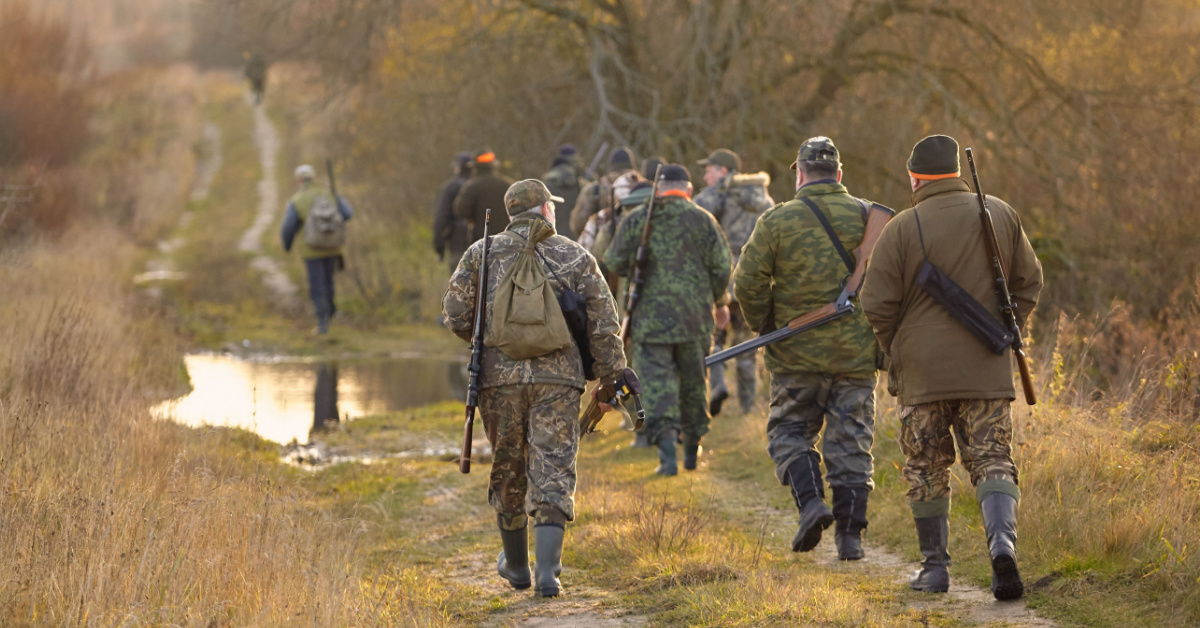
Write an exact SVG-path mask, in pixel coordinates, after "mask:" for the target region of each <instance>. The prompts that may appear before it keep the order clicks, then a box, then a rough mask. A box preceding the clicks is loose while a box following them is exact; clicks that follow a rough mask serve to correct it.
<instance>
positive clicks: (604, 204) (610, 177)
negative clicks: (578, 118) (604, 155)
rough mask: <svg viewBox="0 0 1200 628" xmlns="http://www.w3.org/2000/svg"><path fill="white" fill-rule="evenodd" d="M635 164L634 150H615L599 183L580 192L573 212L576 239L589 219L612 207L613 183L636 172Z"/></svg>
mask: <svg viewBox="0 0 1200 628" xmlns="http://www.w3.org/2000/svg"><path fill="white" fill-rule="evenodd" d="M634 163H636V160H635V158H634V156H633V150H632V149H630V148H626V147H622V148H617V149H615V150H613V152H612V153H611V154H610V155H609V156H608V172H607V173H606V174H605V175H604V176H602V177H600V180H599V181H594V182H592V183H589V184H587V185H585V186H583V189H582V190H580V191H579V198H578V199H577V200H576V201H575V208H574V209H572V210H571V231H572V232H573V233H574V234H575V236H576V237H578V236H579V234H581V233H583V229H584V227H586V226H587V221H588V218H591V217H592V215H594V214H597V213H599V212H600V210H602V209H609V208H611V207H612V205H613V182H614V181H616V180H617V178H618V177H620V176H621V175H623V174H625V173H626V172H636V170H634V167H633V165H634Z"/></svg>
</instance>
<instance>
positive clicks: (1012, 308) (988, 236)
mask: <svg viewBox="0 0 1200 628" xmlns="http://www.w3.org/2000/svg"><path fill="white" fill-rule="evenodd" d="M967 164H968V165H969V166H970V167H971V179H972V180H973V181H974V182H975V198H976V199H978V200H979V220H980V221H981V222H982V223H983V243H984V244H985V245H987V253H988V257H989V258H991V262H992V277H993V278H994V279H995V282H996V283H995V289H996V297H997V298H998V299H999V300H1000V314H1001V317H1002V318H1003V319H1004V326H1005V327H1007V328H1008V332H1009V333H1010V334H1012V338H1013V340H1012V351H1013V355H1014V356H1016V358H1017V369H1018V370H1020V371H1021V388H1023V389H1024V391H1025V403H1027V404H1029V405H1031V406H1032V405H1035V404H1037V394H1036V393H1035V392H1034V390H1033V375H1032V374H1030V372H1029V362H1028V361H1027V360H1026V356H1025V342H1024V340H1022V339H1021V327H1020V326H1019V325H1017V305H1016V304H1015V303H1013V301H1012V293H1011V292H1009V291H1008V277H1007V276H1006V275H1005V274H1004V266H1003V264H1002V263H1001V261H1000V241H999V240H998V239H997V238H996V225H995V224H993V223H992V212H991V211H990V210H988V205H987V197H985V196H984V195H983V190H982V189H980V187H979V173H978V172H977V171H976V170H975V157H974V155H972V154H971V149H969V148H968V149H967Z"/></svg>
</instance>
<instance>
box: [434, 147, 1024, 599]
mask: <svg viewBox="0 0 1200 628" xmlns="http://www.w3.org/2000/svg"><path fill="white" fill-rule="evenodd" d="M605 151H606V147H602V148H601V151H600V152H599V153H597V156H596V159H595V160H593V162H592V164H591V166H590V168H586V167H585V165H584V164H583V162H582V160H581V159H580V155H579V154H578V152H577V151H576V149H575V147H573V146H571V145H564V146H562V147H561V148H560V149H559V151H558V153H557V155H556V156H555V157H554V160H553V163H552V166H551V169H550V171H549V172H547V173H546V174H545V175H544V176H543V177H542V180H537V179H526V180H523V181H518V182H515V183H514V182H513V181H511V180H509V179H507V178H505V177H503V176H502V175H499V174H498V173H497V172H496V162H497V158H496V155H495V153H494V152H492V151H491V150H486V149H485V150H482V151H478V152H476V153H475V154H473V155H472V154H466V153H461V154H459V156H458V158H457V160H456V162H455V164H454V167H455V177H454V178H452V179H451V180H449V181H448V182H447V183H446V184H445V185H444V186H443V187H442V189H441V190H440V192H439V194H438V200H437V207H436V215H435V219H434V234H433V235H434V245H435V248H436V250H437V252H438V254H439V256H444V255H445V253H447V252H448V253H449V257H450V261H451V263H452V264H455V265H454V267H453V270H452V276H451V279H450V284H449V288H448V289H447V291H446V294H445V297H444V298H443V315H444V319H445V325H446V326H447V327H448V328H449V329H450V330H451V331H453V332H454V333H455V334H456V335H458V336H459V337H460V338H462V339H464V340H466V341H468V342H471V341H473V340H474V341H477V343H478V344H477V346H478V350H477V353H479V355H478V356H477V357H478V359H477V360H475V359H473V362H472V364H475V365H477V366H473V367H472V368H473V369H474V370H475V371H476V372H474V373H473V377H474V378H475V379H473V386H474V383H475V382H477V384H478V385H477V394H478V408H479V410H480V413H481V414H482V419H483V425H484V428H485V432H486V434H487V440H488V442H489V443H490V444H491V447H492V451H493V462H492V467H491V476H490V480H489V485H488V500H489V502H490V503H491V504H492V506H493V507H494V508H495V509H496V512H497V522H498V527H499V529H500V537H501V541H502V544H503V551H502V552H501V553H500V558H499V562H498V565H497V569H498V571H499V574H500V575H501V576H502V577H504V578H505V579H506V580H508V582H509V583H510V584H511V585H512V586H513V587H514V588H517V589H525V588H529V587H531V586H532V587H534V588H535V590H536V592H537V594H538V595H542V596H553V595H558V594H559V592H560V588H561V584H560V581H559V575H560V573H561V570H562V564H561V556H562V544H563V538H564V531H565V528H566V525H567V523H568V522H571V521H573V520H574V518H575V500H574V494H575V486H576V467H575V464H576V455H577V453H578V448H579V438H580V435H581V427H580V404H581V398H582V396H583V394H584V391H585V387H586V385H587V382H588V381H589V380H595V381H598V385H597V386H596V387H594V388H593V389H592V393H591V395H592V406H593V407H599V408H600V409H601V411H605V410H611V409H613V407H612V406H610V405H609V403H612V404H613V405H616V401H613V400H612V398H610V397H609V396H606V394H605V393H604V392H600V391H602V390H611V386H609V387H607V388H606V387H605V385H609V384H613V385H616V386H618V387H620V385H621V382H622V381H636V380H637V379H640V387H637V386H634V387H633V388H637V390H636V392H640V393H641V396H640V405H639V407H638V410H639V415H640V414H641V411H642V410H643V409H644V416H645V420H644V424H641V425H640V429H638V430H637V439H636V440H635V446H644V447H653V448H655V449H656V450H657V454H658V467H657V468H656V469H655V473H657V474H660V475H663V476H674V475H676V474H677V473H678V461H677V448H679V446H682V450H683V453H682V464H683V467H684V469H685V470H688V471H694V470H695V469H696V468H697V463H698V459H699V457H700V455H701V453H702V449H701V446H700V444H701V441H702V439H703V437H704V436H705V434H706V433H707V432H708V428H709V421H710V418H711V416H713V415H715V414H717V413H719V412H720V411H721V408H722V405H723V404H724V403H725V401H726V400H727V398H728V397H729V395H730V391H729V389H728V388H727V384H726V377H725V372H724V366H723V361H720V360H723V359H724V356H713V358H711V359H709V362H710V365H709V368H708V370H707V373H706V364H705V362H706V358H708V356H709V355H710V354H712V353H715V352H716V351H719V350H721V349H722V348H725V347H729V346H733V345H739V344H741V343H743V342H746V341H749V340H751V339H754V338H755V337H756V335H763V334H768V333H771V332H773V331H775V330H784V329H785V328H790V329H792V330H794V331H798V332H799V333H794V334H791V335H788V336H787V337H785V338H783V339H781V340H778V341H775V342H771V343H770V344H767V345H766V347H765V350H764V361H765V366H766V370H767V372H769V373H770V386H769V388H770V409H769V413H768V416H767V424H766V433H767V452H768V454H769V455H770V456H771V459H772V460H773V461H774V463H775V473H776V477H777V478H778V480H779V482H780V483H781V484H782V485H784V486H786V487H788V488H789V490H790V492H791V494H792V497H793V498H794V500H795V503H796V507H797V510H798V513H799V524H798V529H797V531H796V534H795V537H794V538H793V540H792V550H793V551H796V552H807V551H810V550H812V549H813V548H815V547H816V546H817V545H818V544H819V542H820V540H821V537H822V534H823V533H824V531H825V530H827V529H828V528H829V527H830V526H833V527H834V542H835V545H836V550H837V555H838V557H839V558H840V559H842V560H858V559H861V558H863V555H864V551H863V545H862V531H863V530H864V529H866V528H867V524H868V518H867V504H868V501H869V497H870V494H871V491H872V490H873V489H874V481H873V480H872V477H873V475H874V465H873V458H872V454H871V450H872V446H873V443H874V433H875V389H876V383H877V381H878V375H877V373H878V371H880V370H881V369H883V370H886V371H887V375H888V377H887V389H888V392H889V393H890V394H892V395H893V396H895V397H897V399H898V401H899V407H900V410H899V411H900V423H901V428H900V435H899V436H900V444H901V448H902V450H903V453H904V454H905V455H906V457H907V462H906V465H905V467H904V470H903V475H904V477H905V479H906V480H907V481H908V483H909V486H910V488H909V491H908V498H909V502H910V505H911V510H912V515H913V519H914V522H915V527H916V531H917V540H918V544H919V546H920V550H921V554H922V556H923V560H922V561H921V569H920V570H919V571H917V572H916V573H915V574H914V575H913V577H912V578H911V580H910V586H911V587H912V588H913V589H916V590H920V591H929V592H944V591H946V590H948V588H949V572H948V567H949V564H950V556H949V554H948V552H947V544H948V541H949V538H948V537H949V519H948V516H949V511H950V467H951V466H952V465H953V463H954V462H955V459H956V454H955V447H956V446H957V451H958V459H959V460H961V462H962V464H963V466H964V467H965V468H966V470H967V471H968V473H969V474H970V478H971V483H972V485H973V486H974V487H975V492H976V498H977V500H978V502H979V506H980V511H981V514H982V517H983V526H984V530H985V532H986V537H987V544H988V548H989V551H990V556H991V563H992V569H993V577H992V591H993V594H994V595H995V597H996V598H997V599H1015V598H1019V597H1021V595H1023V591H1024V589H1023V584H1022V582H1021V578H1020V575H1019V573H1018V570H1017V563H1016V550H1015V542H1016V536H1017V534H1016V524H1017V505H1018V502H1019V500H1020V491H1019V489H1018V473H1017V468H1016V465H1015V464H1014V462H1013V458H1012V453H1011V437H1012V414H1011V407H1010V406H1011V403H1012V402H1013V401H1014V400H1015V399H1016V390H1015V388H1014V386H1013V376H1012V372H1013V356H1014V355H1016V356H1017V359H1018V363H1019V365H1020V366H1022V368H1023V369H1024V362H1023V354H1021V352H1020V346H1021V345H1020V336H1021V332H1020V326H1021V325H1023V324H1024V323H1025V321H1026V320H1027V318H1028V316H1029V314H1030V312H1031V311H1032V310H1033V308H1034V306H1035V305H1036V304H1037V298H1038V294H1039V292H1040V290H1041V287H1042V272H1041V265H1040V263H1039V262H1038V260H1037V257H1036V256H1035V254H1034V251H1033V249H1032V247H1031V246H1030V244H1029V240H1028V238H1027V237H1026V235H1025V232H1024V230H1023V229H1022V227H1021V221H1020V218H1019V217H1018V215H1017V213H1016V212H1015V211H1014V210H1013V209H1012V208H1011V207H1009V206H1008V205H1007V204H1006V203H1004V202H1003V201H1001V200H1000V199H998V198H995V197H991V196H985V195H983V194H982V193H978V179H976V187H975V189H974V190H973V189H972V187H971V185H969V184H968V182H967V181H966V180H965V179H964V178H963V176H962V171H961V167H960V159H959V146H958V143H957V142H956V141H955V140H954V139H953V138H950V137H947V136H944V135H934V136H930V137H926V138H925V139H922V140H921V141H920V142H917V143H916V145H915V146H914V147H913V150H912V153H911V156H910V158H909V160H908V163H907V170H908V174H909V180H910V183H911V187H912V198H911V208H910V209H908V210H905V211H902V212H899V213H896V212H893V211H892V210H889V209H887V208H886V207H883V206H882V205H879V204H878V203H872V202H871V201H867V200H864V199H861V198H856V197H854V196H852V195H851V194H850V191H849V190H848V189H847V187H846V186H845V185H844V184H843V181H842V164H841V158H840V154H839V152H838V149H837V147H836V146H835V145H834V142H833V141H832V140H830V139H829V138H827V137H814V138H811V139H809V140H807V141H805V142H804V143H803V144H802V145H801V146H800V147H799V150H798V151H797V154H796V159H795V161H794V162H793V163H792V165H791V169H792V170H793V171H794V173H795V197H794V198H793V199H792V200H789V201H787V202H784V203H775V201H774V200H773V199H772V198H771V196H770V194H769V193H768V192H767V188H768V186H769V184H770V178H769V177H768V176H767V175H766V174H765V173H756V174H755V173H744V172H742V162H741V159H740V157H739V156H738V155H737V154H736V153H734V152H733V151H730V150H727V149H718V150H715V151H713V152H712V153H711V154H710V155H709V156H708V157H707V158H705V159H703V160H701V161H699V162H698V165H699V166H702V167H703V168H704V181H705V184H706V185H705V187H704V188H703V189H702V190H701V191H700V192H699V193H698V194H693V192H694V188H693V184H692V181H691V173H690V171H689V168H687V167H685V166H683V165H679V164H672V163H665V160H664V159H661V158H651V159H647V160H645V161H644V162H642V163H640V164H639V162H638V160H637V158H636V157H635V155H634V153H633V151H632V150H630V149H628V148H617V149H615V150H613V151H611V152H610V153H608V154H607V157H608V159H607V171H606V172H605V173H604V174H602V175H600V176H595V174H596V173H595V172H594V171H595V170H596V168H597V167H598V165H599V162H600V161H601V159H602V158H603V157H604V155H605ZM967 155H968V157H971V155H970V149H967ZM971 166H972V172H973V171H974V170H973V168H974V164H973V162H972V163H971ZM488 210H491V211H490V212H489V211H488ZM893 215H894V218H892V216H893ZM880 216H882V218H880ZM485 229H486V232H487V237H486V239H485V238H484V235H485ZM447 249H448V250H447ZM485 260H486V262H485ZM455 262H456V263H455ZM480 292H482V294H480ZM620 294H626V295H627V296H626V297H625V298H624V299H623V300H619V299H618V298H617V296H616V295H620ZM481 296H482V298H483V302H482V303H480V302H479V301H478V299H480V297H481ZM835 303H841V304H842V305H841V306H840V307H836V308H835V307H834V306H833V305H831V304H835ZM480 306H482V307H480ZM964 311H967V312H974V313H975V314H976V316H975V322H976V323H977V327H975V328H972V327H971V326H969V325H968V323H967V322H964V321H966V320H967V319H970V318H971V317H970V316H969V315H965V314H963V312H964ZM821 312H834V314H833V315H831V316H826V317H824V318H820V317H818V318H816V319H814V318H813V317H814V316H816V314H820V313H821ZM979 312H983V313H984V314H983V315H982V317H980V316H979V315H978V313H979ZM988 313H990V316H988V315H987V314H988ZM980 318H982V319H983V324H982V331H981V328H979V327H978V322H979V319H980ZM813 320H816V323H811V321H813ZM563 321H566V323H567V325H566V326H564V325H563ZM804 321H809V322H810V323H808V324H805V323H804ZM477 323H478V325H477ZM477 327H478V330H477ZM567 327H571V333H570V334H568V333H567V331H566V330H567ZM989 333H991V334H992V335H991V336H989V335H988V334H989ZM501 338H508V339H509V340H505V341H501V340H499V339H501ZM513 338H518V339H520V338H528V339H530V340H528V341H526V340H517V341H514V340H512V339H513ZM555 338H561V339H560V340H555ZM769 340H772V338H764V339H763V340H762V342H767V341H769ZM535 345H536V346H535ZM538 347H540V348H538ZM745 348H748V347H743V349H745ZM756 355H757V352H756V351H753V350H750V351H744V352H743V353H741V354H740V355H738V356H736V358H734V369H735V371H736V374H735V378H734V381H735V382H736V391H737V400H738V404H739V405H740V407H741V409H742V411H743V413H745V414H746V415H751V413H752V411H753V410H754V407H755V399H756V393H755V391H756V387H757V382H756V369H757V364H756ZM714 362H715V363H714ZM629 369H633V370H634V371H636V374H637V375H636V377H635V376H633V375H632V371H630V370H629ZM626 373H628V374H629V375H624V374H626ZM623 378H625V379H623ZM1026 379H1027V378H1026ZM614 382H616V383H615V384H614ZM625 390H627V391H628V390H631V388H628V387H627V388H626V389H625ZM597 395H599V396H597ZM1026 395H1027V399H1028V400H1029V402H1030V403H1032V402H1033V399H1032V392H1031V389H1030V388H1028V387H1027V392H1026ZM597 404H598V405H597ZM473 407H474V406H472V408H473ZM471 412H473V409H472V410H471V411H470V412H469V413H468V417H469V418H468V422H469V421H470V420H471V417H473V414H471ZM589 412H591V409H589ZM585 416H586V414H585ZM597 416H599V415H597ZM638 423H641V421H639V422H638ZM465 447H469V445H465ZM469 455H470V451H469V449H464V457H465V458H468V459H469ZM822 463H823V466H822ZM467 468H469V467H464V471H465V470H466V469H467ZM826 483H828V485H829V488H830V493H831V500H830V502H829V503H828V504H827V503H826V499H825V498H826V489H825V487H826ZM530 518H532V519H533V526H534V531H533V537H534V554H535V561H534V564H533V565H532V568H531V565H530V560H529V548H528V543H529V541H528V533H527V527H528V521H529V519H530Z"/></svg>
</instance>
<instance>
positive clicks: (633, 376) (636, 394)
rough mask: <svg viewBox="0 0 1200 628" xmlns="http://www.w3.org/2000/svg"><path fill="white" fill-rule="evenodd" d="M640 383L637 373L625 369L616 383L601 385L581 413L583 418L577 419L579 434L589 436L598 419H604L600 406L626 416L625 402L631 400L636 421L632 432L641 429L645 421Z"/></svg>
mask: <svg viewBox="0 0 1200 628" xmlns="http://www.w3.org/2000/svg"><path fill="white" fill-rule="evenodd" d="M641 394H642V382H641V381H640V380H638V376H637V373H634V372H633V369H625V370H624V371H623V372H622V373H621V375H620V376H619V377H617V381H615V382H613V383H612V384H603V385H601V386H600V389H599V390H598V391H596V394H595V396H593V397H592V401H591V402H590V403H588V407H587V409H586V410H584V411H583V416H582V417H580V418H579V434H580V436H582V435H584V434H591V433H592V432H595V431H596V425H597V424H598V423H600V419H603V418H604V412H602V411H601V410H600V404H602V403H607V404H608V405H610V406H616V407H619V408H621V411H622V412H623V413H624V414H625V415H626V416H628V414H629V413H628V412H627V411H626V410H625V408H624V405H625V400H626V399H629V398H630V397H632V398H633V404H634V407H635V408H637V421H636V422H635V423H634V430H640V429H642V424H643V423H645V421H646V411H645V410H643V409H642V399H641Z"/></svg>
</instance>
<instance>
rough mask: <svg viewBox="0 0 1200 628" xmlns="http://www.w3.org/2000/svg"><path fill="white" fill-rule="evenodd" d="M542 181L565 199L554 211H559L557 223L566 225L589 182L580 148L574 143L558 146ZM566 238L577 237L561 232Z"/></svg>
mask: <svg viewBox="0 0 1200 628" xmlns="http://www.w3.org/2000/svg"><path fill="white" fill-rule="evenodd" d="M542 181H545V182H546V188H547V189H549V190H550V193H551V194H553V195H555V196H558V197H561V198H562V199H563V200H562V202H561V203H558V204H557V207H556V209H555V210H554V211H556V212H558V214H557V217H556V218H555V221H556V223H557V224H560V225H566V224H567V223H569V222H571V210H572V209H574V207H575V202H576V201H578V200H579V192H580V190H582V189H583V186H585V185H587V184H588V183H589V182H588V180H587V179H585V178H583V165H582V163H581V161H580V158H579V150H578V149H576V148H575V145H574V144H563V145H562V146H559V147H558V154H557V155H555V156H554V159H553V160H552V161H551V162H550V170H549V171H547V172H546V174H543V175H542ZM559 235H561V236H563V237H565V238H571V239H572V240H573V239H575V238H574V237H573V236H574V234H572V233H571V232H570V229H568V230H567V232H566V233H559Z"/></svg>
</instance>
